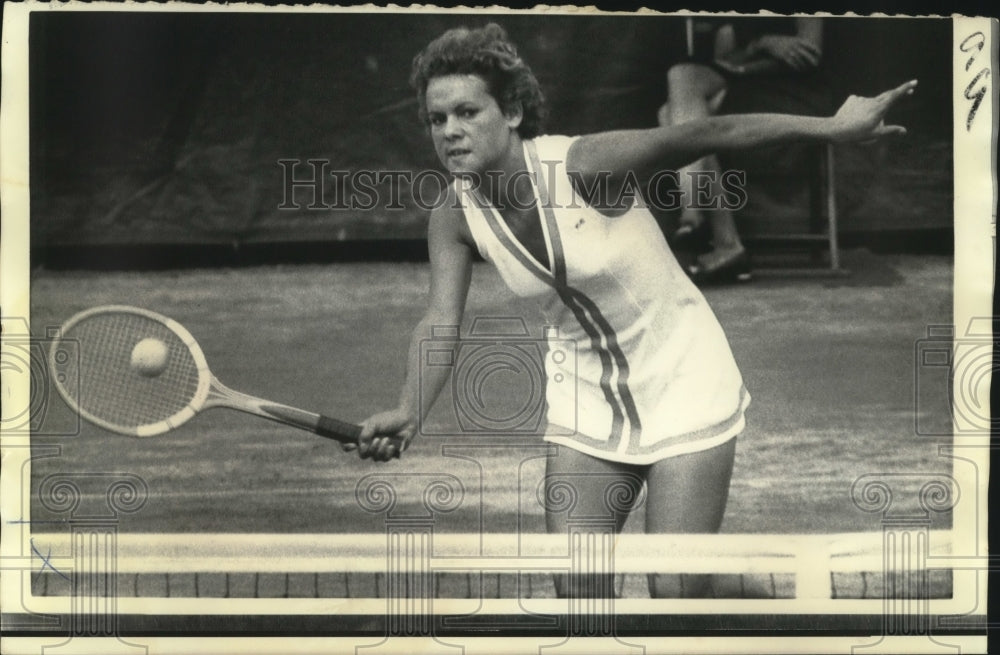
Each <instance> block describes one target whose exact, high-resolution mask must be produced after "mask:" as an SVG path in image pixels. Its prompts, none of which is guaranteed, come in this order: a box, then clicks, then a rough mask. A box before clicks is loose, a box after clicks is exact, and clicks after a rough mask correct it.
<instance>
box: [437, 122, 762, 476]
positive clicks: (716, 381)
mask: <svg viewBox="0 0 1000 655" xmlns="http://www.w3.org/2000/svg"><path fill="white" fill-rule="evenodd" d="M573 140H574V139H573V138H570V137H563V136H541V137H538V138H536V139H533V140H530V141H525V142H524V158H525V164H526V166H527V167H528V170H529V172H530V173H531V177H532V180H533V182H534V190H535V196H536V200H537V203H538V207H539V208H540V210H541V212H540V214H541V219H542V232H543V235H544V238H545V243H546V248H547V251H548V263H542V262H539V261H538V260H537V259H536V258H535V257H533V256H532V255H531V254H530V253H529V252H528V250H527V249H526V248H524V246H523V245H522V244H521V243H520V242H518V240H517V239H516V238H515V236H514V234H513V233H512V232H511V231H510V229H509V228H508V226H507V224H506V223H505V222H504V221H503V219H502V218H501V216H500V215H499V213H498V212H497V211H496V210H495V209H494V208H493V207H491V206H489V204H488V203H487V202H486V201H485V199H484V198H483V197H482V196H481V195H480V194H479V193H478V192H476V191H474V190H473V189H471V188H469V187H468V185H467V184H466V183H464V182H463V180H462V179H458V180H456V182H455V184H456V192H457V193H458V196H459V198H461V201H462V206H463V210H464V213H465V218H466V221H467V222H468V225H469V229H470V231H471V233H472V236H473V239H474V240H475V242H476V246H477V248H478V249H479V252H480V253H481V254H482V256H483V257H484V258H485V259H486V260H487V261H489V262H492V264H493V265H494V266H496V268H497V270H498V272H499V274H500V276H501V277H502V278H503V280H504V282H505V283H506V284H507V285H508V286H509V287H510V288H511V290H512V291H513V292H514V293H516V294H517V295H518V296H521V297H534V298H537V299H538V300H539V301H540V302H541V304H542V311H543V313H544V315H545V317H546V322H547V325H549V326H556V327H557V328H558V339H559V340H560V341H563V342H565V340H570V342H572V343H575V346H576V348H575V350H576V352H575V353H571V354H570V356H566V357H563V356H562V355H560V356H556V357H553V356H551V355H552V353H553V352H554V350H550V356H548V357H546V360H545V366H546V377H547V383H546V401H547V405H548V410H547V411H548V415H547V418H548V421H549V424H550V425H551V426H553V428H554V429H552V430H550V431H549V433H548V434H547V435H546V437H545V439H546V440H547V441H550V442H552V443H557V444H561V445H565V446H567V447H570V448H574V449H576V450H579V451H582V452H585V453H588V454H590V455H593V456H595V457H599V458H602V459H607V460H613V461H619V462H627V463H633V464H650V463H653V462H656V461H658V460H661V459H664V458H667V457H673V456H676V455H681V454H684V453H690V452H696V451H699V450H704V449H707V448H711V447H713V446H716V445H718V444H721V443H723V442H725V441H727V440H728V439H731V438H733V437H735V436H736V435H737V434H739V433H740V432H741V431H742V430H743V427H744V417H743V414H744V410H745V409H746V407H747V405H748V404H749V402H750V395H749V394H748V393H747V391H746V389H745V388H744V386H743V379H742V376H741V375H740V371H739V368H738V367H737V365H736V362H735V360H734V359H733V355H732V352H731V350H730V348H729V343H728V341H727V340H726V336H725V334H724V333H723V331H722V327H721V326H720V325H719V322H718V320H717V319H716V317H715V315H714V313H713V312H712V310H711V309H710V308H709V306H708V304H707V303H706V301H705V298H704V297H703V296H702V294H701V292H700V291H699V290H698V289H697V287H695V286H694V284H692V283H691V281H690V280H689V279H688V277H687V275H685V273H684V271H683V270H682V269H681V267H680V266H679V265H678V263H677V260H676V259H675V258H674V255H673V253H671V251H670V249H669V247H668V246H667V243H666V241H665V240H664V237H663V234H662V232H661V231H660V228H659V226H658V225H657V224H656V221H655V220H654V218H653V216H652V214H650V212H649V211H648V210H647V209H646V208H644V207H642V206H641V202H639V203H636V204H635V205H633V206H632V208H631V209H629V210H628V211H627V212H626V213H624V214H623V215H620V216H616V217H607V216H605V215H603V214H601V213H600V212H598V211H597V210H596V209H594V208H592V207H590V206H589V205H588V204H587V203H586V202H584V200H583V199H582V198H581V197H580V195H579V194H578V193H577V192H576V190H575V188H574V187H573V185H572V184H571V182H570V178H569V176H568V175H567V174H566V167H565V161H566V153H567V152H568V150H569V147H570V145H571V144H572V143H573ZM547 264H548V265H547ZM561 352H563V349H560V353H561Z"/></svg>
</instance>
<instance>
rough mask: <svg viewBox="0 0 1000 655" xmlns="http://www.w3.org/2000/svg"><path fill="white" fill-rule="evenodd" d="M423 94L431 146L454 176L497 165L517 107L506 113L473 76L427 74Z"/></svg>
mask: <svg viewBox="0 0 1000 655" xmlns="http://www.w3.org/2000/svg"><path fill="white" fill-rule="evenodd" d="M425 97H426V103H427V120H428V122H429V123H430V130H431V138H432V139H433V141H434V150H435V151H436V152H437V156H438V158H439V159H440V160H441V163H442V164H444V166H445V168H447V169H448V170H449V171H450V172H451V173H453V174H456V175H460V174H463V173H466V174H468V173H475V174H478V175H483V174H485V173H486V171H489V170H502V163H503V159H504V157H505V156H506V155H508V153H509V152H510V148H511V144H512V143H514V142H516V139H512V136H514V135H516V129H517V127H518V125H520V124H521V112H517V113H516V114H515V115H512V116H505V115H504V113H503V111H501V109H500V105H499V104H497V101H496V99H495V98H494V97H493V96H492V95H490V92H489V89H488V87H487V86H486V82H485V80H483V78H481V77H479V76H478V75H444V76H441V77H435V78H432V79H431V80H430V81H429V82H428V83H427V93H426V96H425Z"/></svg>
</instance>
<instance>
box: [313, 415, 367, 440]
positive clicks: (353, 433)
mask: <svg viewBox="0 0 1000 655" xmlns="http://www.w3.org/2000/svg"><path fill="white" fill-rule="evenodd" d="M313 431H314V432H315V433H316V434H318V435H319V436H321V437H327V438H328V439H336V440H337V441H340V442H343V443H357V442H358V436H359V435H360V434H361V426H360V425H355V424H354V423H344V422H343V421H338V420H337V419H335V418H330V417H329V416H322V415H320V417H319V420H318V421H317V422H316V427H315V428H314V430H313Z"/></svg>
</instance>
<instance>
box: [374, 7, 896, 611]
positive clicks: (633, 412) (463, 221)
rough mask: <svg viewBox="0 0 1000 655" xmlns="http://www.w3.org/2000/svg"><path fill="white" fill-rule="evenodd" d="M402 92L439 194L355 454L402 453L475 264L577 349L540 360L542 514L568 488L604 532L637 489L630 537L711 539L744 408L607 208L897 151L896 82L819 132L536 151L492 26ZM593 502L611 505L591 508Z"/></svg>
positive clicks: (756, 122)
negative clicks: (727, 166) (708, 176)
mask: <svg viewBox="0 0 1000 655" xmlns="http://www.w3.org/2000/svg"><path fill="white" fill-rule="evenodd" d="M411 81H412V83H413V85H414V87H415V89H416V92H417V99H418V103H419V111H420V114H421V117H422V118H423V119H424V120H425V122H426V125H427V128H428V130H429V132H430V136H431V140H432V142H433V145H434V149H435V151H436V153H437V156H438V157H439V159H440V160H441V163H442V164H443V165H444V166H445V167H446V168H447V170H448V171H449V172H450V173H451V175H452V177H453V183H452V184H451V185H450V186H449V188H448V191H447V193H448V197H447V199H446V200H447V201H446V202H441V203H439V204H438V206H437V207H436V208H435V209H434V210H433V211H432V214H431V217H430V225H429V229H428V244H429V251H430V263H431V282H430V296H429V305H428V308H427V312H426V314H425V315H424V317H423V319H422V320H421V321H420V322H419V323H418V324H417V326H416V329H415V330H414V332H413V338H412V341H411V344H410V349H409V359H408V369H407V374H406V380H405V382H404V384H403V389H402V392H401V394H400V399H399V405H398V407H396V408H394V409H391V410H388V411H384V412H381V413H378V414H375V415H373V416H371V417H369V418H368V419H367V420H366V421H364V423H363V424H362V428H363V429H362V433H361V436H360V438H359V445H358V450H359V453H360V455H361V457H363V458H374V459H376V460H379V461H382V460H388V459H390V458H392V457H395V456H398V454H399V453H398V452H397V445H396V444H400V443H401V444H402V445H401V446H400V447H401V448H402V449H403V450H405V449H406V447H407V446H408V445H409V443H410V441H411V440H412V439H413V437H414V436H415V435H416V434H417V428H418V424H419V422H420V420H421V419H422V417H424V416H426V414H427V412H428V411H429V409H430V407H431V404H432V403H433V401H434V398H435V397H436V396H437V394H438V393H439V392H440V390H441V389H442V387H443V386H444V384H445V382H446V381H447V375H448V370H449V368H450V367H425V368H423V369H422V368H421V366H420V361H419V353H420V345H419V344H420V342H421V340H423V339H428V338H430V337H431V327H432V326H439V325H448V326H454V325H459V324H460V323H461V321H462V316H463V311H464V306H465V301H466V295H467V292H468V289H469V284H470V273H471V269H472V262H473V254H474V253H475V252H477V251H478V252H479V253H480V254H481V255H482V256H483V257H484V258H485V259H486V260H487V261H489V262H491V263H492V264H493V265H494V266H495V267H496V268H497V270H498V272H499V274H500V276H501V277H502V278H503V280H504V281H505V282H506V284H507V285H508V286H509V287H510V288H511V290H512V291H513V292H514V293H516V294H517V295H519V296H522V297H532V298H536V299H537V300H538V301H539V302H540V303H541V307H542V310H543V312H544V314H545V316H546V320H547V322H548V324H550V325H556V326H558V328H559V337H560V339H573V340H575V342H576V344H577V358H576V360H575V361H573V362H570V361H564V362H562V363H561V364H560V363H556V362H555V361H554V358H547V361H546V366H547V369H548V370H547V375H548V377H549V379H557V376H556V374H559V373H561V374H562V375H563V376H564V378H569V379H570V380H571V382H572V383H571V384H560V385H556V384H549V385H548V388H547V391H546V401H547V407H548V409H547V412H548V413H547V420H548V423H549V426H550V430H549V431H548V435H547V436H546V437H545V440H546V441H548V442H550V443H553V444H556V445H557V448H554V449H553V454H552V455H551V456H550V457H549V458H548V461H547V469H546V485H547V486H548V488H549V491H551V492H552V494H554V495H553V496H552V497H555V496H557V495H558V493H559V492H558V490H557V489H556V486H557V485H565V484H571V485H572V487H573V490H574V493H575V496H576V501H577V504H576V506H575V508H574V513H575V514H576V515H579V516H583V515H589V516H602V515H606V514H608V513H609V512H613V514H614V521H615V525H616V526H617V528H618V529H619V530H620V529H621V527H622V525H623V524H624V522H625V519H626V518H627V516H628V513H629V511H630V509H631V507H630V505H629V503H630V502H633V501H634V500H635V498H637V497H639V495H640V494H639V490H640V489H641V486H642V484H643V483H645V485H646V492H647V495H646V501H645V502H646V525H645V529H646V531H647V532H650V533H712V532H717V531H718V529H719V527H720V525H721V522H722V516H723V511H724V509H725V505H726V498H727V495H728V492H729V481H730V477H731V473H732V467H733V456H734V451H735V437H736V436H737V435H738V434H739V433H740V432H741V431H742V430H743V428H744V411H745V410H746V408H747V406H748V404H749V402H750V395H749V394H748V393H747V390H746V388H744V386H743V379H742V377H741V375H740V371H739V369H738V367H737V365H736V363H735V361H734V359H733V355H732V353H731V350H730V348H729V344H728V342H727V340H726V337H725V335H724V333H723V331H722V328H721V327H720V325H719V323H718V321H717V320H716V318H715V315H714V314H713V312H712V310H711V309H710V308H709V307H708V305H707V303H706V302H705V298H704V297H703V296H702V294H701V293H700V292H699V290H698V289H697V288H696V287H695V286H694V284H692V282H691V281H690V280H689V279H688V277H687V275H686V274H685V273H684V271H683V270H682V269H681V267H680V266H679V265H678V263H677V261H676V259H675V258H674V256H673V254H672V253H671V251H670V249H669V248H668V246H667V244H666V242H665V240H664V238H663V236H662V233H661V231H660V229H659V227H658V226H657V224H656V222H655V221H654V219H653V217H652V215H651V214H650V213H649V211H648V210H647V209H645V208H644V207H642V206H641V205H642V204H641V203H640V202H637V201H636V202H629V201H628V194H627V193H626V194H625V197H626V201H625V202H616V201H615V199H617V198H618V197H619V195H621V193H622V191H623V190H624V191H626V192H627V191H628V187H629V185H630V184H631V182H630V180H639V181H640V182H642V181H648V180H650V179H652V178H653V177H655V176H656V175H657V173H658V172H660V171H665V170H676V169H678V168H680V167H681V166H684V165H685V164H689V163H690V162H692V161H695V160H697V159H699V158H701V157H703V156H705V155H707V154H710V153H715V152H719V151H724V150H727V149H733V148H753V147H758V146H767V145H772V144H777V143H782V142H789V141H795V140H800V141H835V142H844V141H864V140H870V139H875V138H878V137H883V136H886V135H894V134H904V133H905V130H904V129H903V128H902V127H900V126H895V125H885V123H884V121H883V119H884V117H885V115H886V113H887V112H888V111H889V109H890V108H891V107H892V106H893V104H894V103H896V101H898V100H899V99H900V98H902V97H903V96H905V95H907V94H910V93H912V92H913V90H914V88H915V86H916V82H915V81H914V82H908V83H906V84H903V85H902V86H899V87H898V88H896V89H893V90H890V91H886V92H885V93H882V94H881V95H879V96H876V97H874V98H862V97H854V96H852V97H850V98H849V99H848V100H847V101H846V102H845V103H844V105H843V106H842V107H841V108H840V109H839V111H837V113H836V115H834V116H832V117H828V118H816V117H801V116H793V115H780V114H743V115H731V116H712V117H707V118H704V119H702V120H697V121H692V122H688V123H683V124H678V125H672V126H667V127H660V128H655V129H646V130H628V131H616V132H603V133H596V134H588V135H586V136H580V137H566V136H542V135H541V120H542V117H543V113H544V103H543V97H542V92H541V90H540V88H539V84H538V82H537V80H536V78H535V76H534V75H533V74H532V72H531V70H530V68H529V67H528V65H527V64H526V63H525V62H524V61H523V60H522V59H521V58H520V57H519V56H518V54H517V52H516V50H515V47H514V46H513V45H512V44H511V43H510V41H509V40H508V38H507V35H506V34H505V32H504V30H503V29H502V28H500V27H499V26H497V25H495V24H490V25H487V26H486V27H484V28H481V29H465V28H461V29H453V30H450V31H448V32H446V33H444V34H443V35H442V36H440V37H439V38H438V39H436V40H435V41H433V42H432V43H430V44H429V45H428V46H427V47H426V48H425V49H424V50H423V52H421V53H420V54H418V55H417V56H416V57H415V59H414V62H413V74H412V79H411ZM595 189H596V191H595ZM601 198H603V200H602V199H601ZM587 199H590V200H591V202H590V203H589V204H588V202H586V200H587ZM609 200H610V201H609ZM421 384H422V385H423V393H421V392H420V385H421ZM574 388H575V394H574V393H570V392H568V391H567V390H568V389H574ZM623 485H624V486H623ZM563 489H565V487H563ZM610 490H616V492H618V493H620V492H621V491H622V490H629V491H630V492H631V493H625V494H623V495H619V496H618V497H617V500H616V502H609V492H610ZM546 497H547V498H549V497H550V496H549V494H548V493H547V495H546ZM623 498H624V499H625V500H624V501H623ZM566 514H567V513H566V512H560V511H556V509H553V508H552V507H547V508H546V524H547V528H548V530H549V532H552V533H560V532H564V531H565V530H566V529H567V516H566ZM570 583H571V582H570ZM567 584H568V583H567V581H566V580H559V579H558V578H557V587H558V589H557V591H558V592H559V593H560V594H561V595H566V594H567V593H569V594H573V593H587V592H586V591H582V592H581V590H580V589H577V588H567V586H566V585H567ZM650 586H651V589H650V591H651V594H652V595H653V596H655V597H681V596H684V597H688V596H701V595H705V594H706V593H708V592H709V591H710V585H709V580H708V577H707V576H703V575H702V576H683V577H680V576H676V575H654V576H651V579H650Z"/></svg>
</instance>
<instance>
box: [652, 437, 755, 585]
mask: <svg viewBox="0 0 1000 655" xmlns="http://www.w3.org/2000/svg"><path fill="white" fill-rule="evenodd" d="M735 452H736V439H730V440H729V441H727V442H726V443H724V444H721V445H719V446H716V447H714V448H710V449H708V450H703V451H700V452H696V453H690V454H687V455H680V456H678V457H671V458H669V459H665V460H661V461H659V462H657V463H656V464H653V465H652V466H651V467H650V469H649V472H648V473H647V474H646V484H647V496H646V532H647V533H648V534H655V533H671V534H699V533H715V532H718V531H719V527H720V526H721V525H722V515H723V513H724V512H725V509H726V500H727V498H728V497H729V481H730V478H731V477H732V473H733V458H734V455H735ZM649 587H650V589H649V591H650V595H651V596H653V597H654V598H697V597H702V596H705V595H707V594H709V593H710V591H711V587H710V576H708V575H686V574H685V575H678V574H663V573H661V574H650V575H649Z"/></svg>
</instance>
